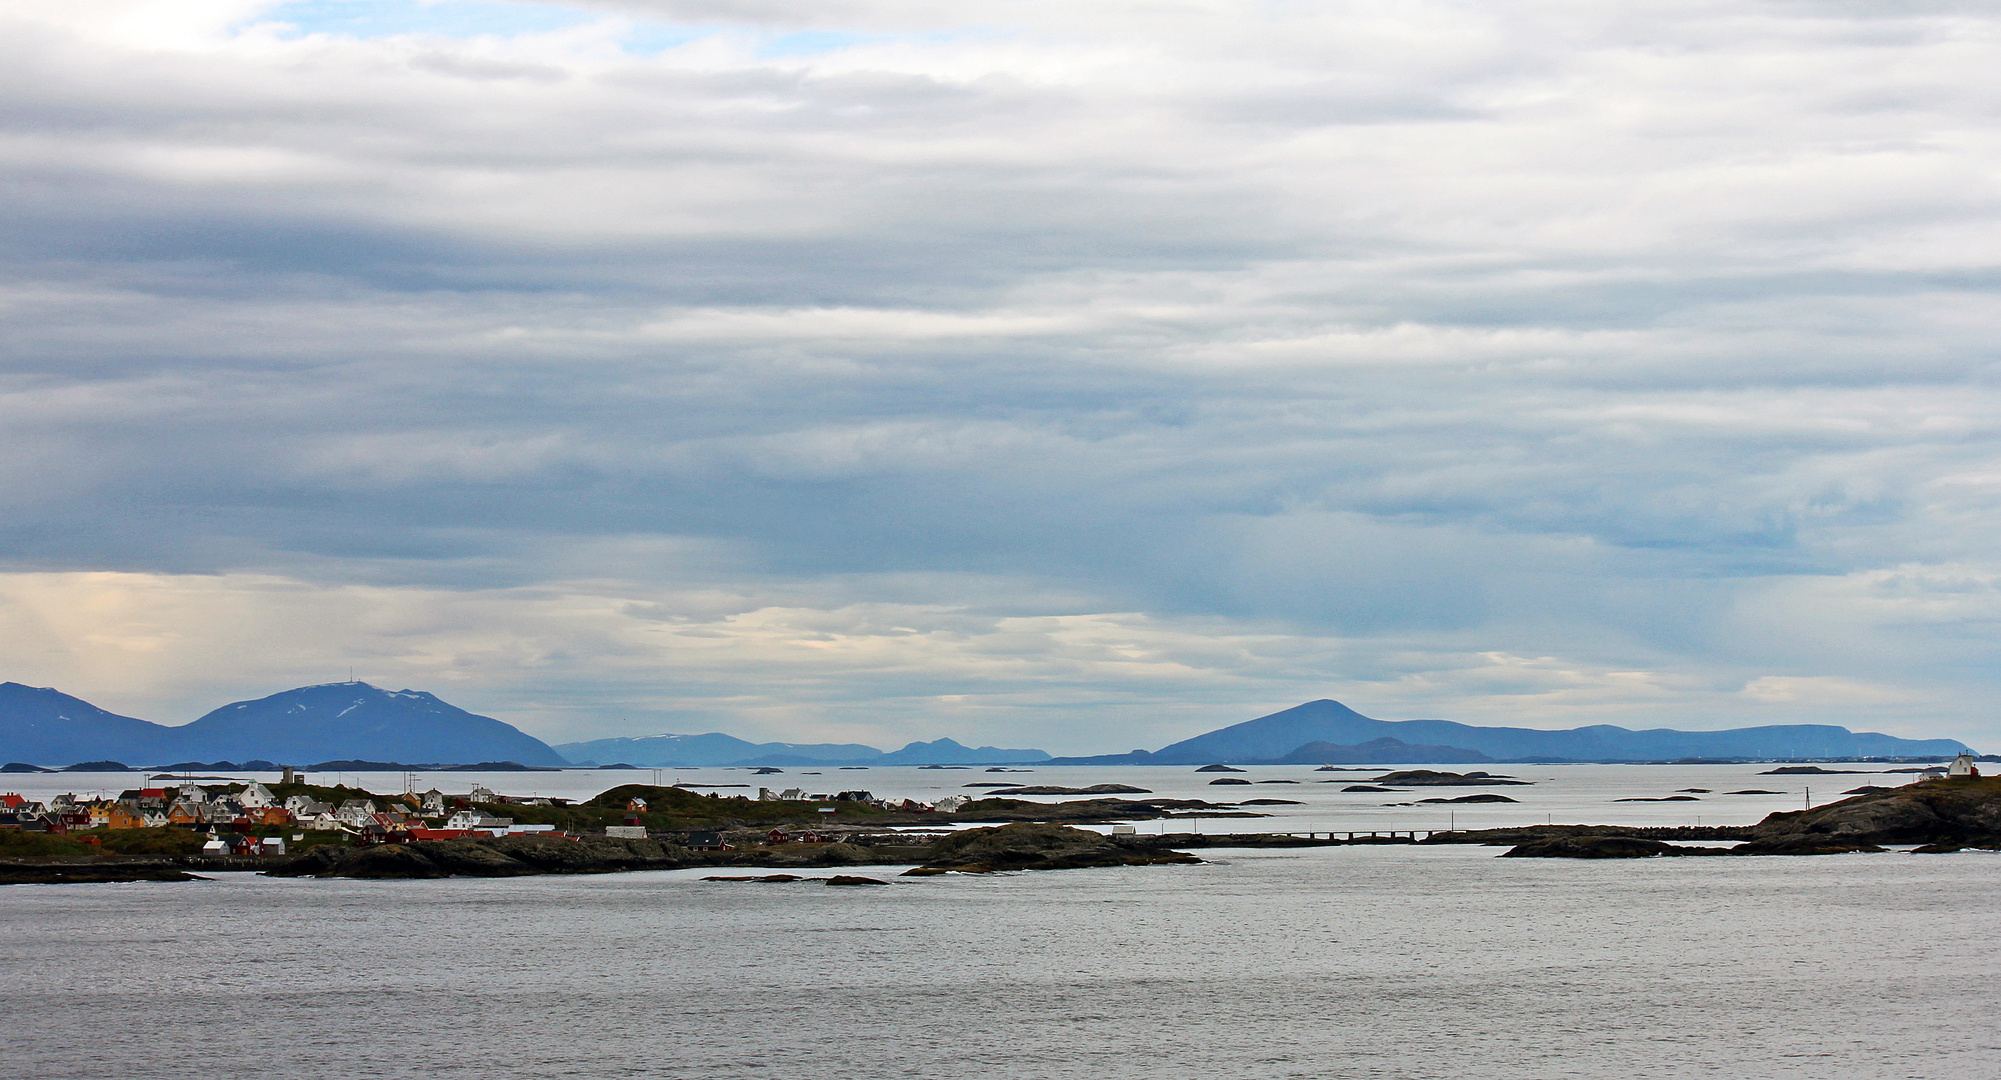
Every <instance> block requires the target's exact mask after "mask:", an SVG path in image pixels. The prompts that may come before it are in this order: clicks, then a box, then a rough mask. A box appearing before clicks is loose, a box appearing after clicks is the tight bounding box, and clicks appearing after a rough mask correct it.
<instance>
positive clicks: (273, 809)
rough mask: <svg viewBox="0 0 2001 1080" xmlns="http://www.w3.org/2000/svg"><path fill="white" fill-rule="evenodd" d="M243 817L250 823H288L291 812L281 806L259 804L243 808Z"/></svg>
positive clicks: (289, 822) (290, 819)
mask: <svg viewBox="0 0 2001 1080" xmlns="http://www.w3.org/2000/svg"><path fill="white" fill-rule="evenodd" d="M243 818H244V819H248V821H249V823H250V824H252V825H290V824H291V823H292V812H291V811H290V810H287V809H285V808H284V807H282V806H260V807H256V808H254V809H246V810H244V811H243Z"/></svg>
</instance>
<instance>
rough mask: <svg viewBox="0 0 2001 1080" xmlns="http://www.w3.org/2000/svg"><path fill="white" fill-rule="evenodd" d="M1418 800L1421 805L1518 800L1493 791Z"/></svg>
mask: <svg viewBox="0 0 2001 1080" xmlns="http://www.w3.org/2000/svg"><path fill="white" fill-rule="evenodd" d="M1417 801H1418V804H1419V805H1423V804H1425V803H1496V802H1515V801H1516V800H1514V799H1510V798H1508V797H1507V796H1506V795H1494V794H1491V793H1489V794H1481V795H1461V796H1459V797H1458V798H1456V799H1419V800H1417Z"/></svg>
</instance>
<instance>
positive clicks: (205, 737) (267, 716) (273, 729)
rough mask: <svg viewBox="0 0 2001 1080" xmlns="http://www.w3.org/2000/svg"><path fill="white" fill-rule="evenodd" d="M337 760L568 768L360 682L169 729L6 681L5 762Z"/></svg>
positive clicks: (460, 713)
mask: <svg viewBox="0 0 2001 1080" xmlns="http://www.w3.org/2000/svg"><path fill="white" fill-rule="evenodd" d="M335 758H366V759H370V760H374V761H424V762H443V763H459V762H478V761H513V762H518V763H520V764H522V765H564V764H567V762H565V761H564V760H563V758H562V756H561V755H559V754H557V753H556V752H555V751H554V750H552V749H550V748H549V745H548V744H547V743H545V742H543V741H542V740H540V739H537V738H535V737H534V736H531V735H528V734H525V733H523V732H521V731H519V730H516V729H515V728H514V727H512V726H510V725H508V724H505V723H502V722H501V721H499V720H495V719H494V718H492V717H490V716H478V715H475V714H473V713H469V712H467V711H465V710H464V709H461V708H459V707H457V706H455V705H449V704H447V703H445V702H443V701H440V700H439V699H438V698H436V697H434V696H432V695H431V694H427V693H425V692H423V691H421V690H383V689H381V688H379V687H374V686H370V685H368V684H367V683H363V682H345V683H327V684H324V685H321V686H304V687H300V688H299V689H297V690H287V691H285V692H284V693H282V694H273V695H271V696H270V697H266V698H259V699H257V700H255V701H238V702H232V703H230V704H228V705H224V706H223V707H222V708H220V709H216V710H215V711H214V712H211V713H209V714H208V715H206V716H203V717H202V718H200V719H198V720H196V721H194V722H193V723H190V724H184V725H182V726H180V727H168V726H166V725H164V724H154V723H150V722H148V721H145V720H138V719H134V718H132V717H130V716H119V715H118V714H116V713H111V712H106V711H105V710H103V709H100V708H98V707H97V706H95V705H92V704H91V703H89V702H87V701H84V700H82V699H80V698H74V697H71V696H70V695H68V694H65V693H61V692H60V691H56V690H51V689H47V688H40V689H38V688H36V687H32V686H23V685H21V684H20V683H14V682H9V683H0V760H5V761H19V762H26V763H28V764H34V765H65V764H69V763H72V762H78V761H100V760H110V761H120V762H124V763H126V764H128V765H156V764H161V763H165V762H182V761H209V760H218V759H227V760H230V761H245V760H251V759H262V760H266V761H275V762H280V763H286V764H306V763H308V762H317V761H326V760H329V759H335Z"/></svg>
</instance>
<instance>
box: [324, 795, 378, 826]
mask: <svg viewBox="0 0 2001 1080" xmlns="http://www.w3.org/2000/svg"><path fill="white" fill-rule="evenodd" d="M374 816H375V804H374V803H372V802H370V801H368V800H367V799H349V800H347V801H346V802H344V803H341V804H340V809H339V810H336V811H334V817H336V818H338V819H340V823H341V824H343V825H349V826H352V827H354V828H357V829H359V828H361V827H362V826H363V825H366V824H368V823H369V821H370V820H371V819H372V818H373V817H374Z"/></svg>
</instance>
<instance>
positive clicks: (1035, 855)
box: [904, 822, 1202, 877]
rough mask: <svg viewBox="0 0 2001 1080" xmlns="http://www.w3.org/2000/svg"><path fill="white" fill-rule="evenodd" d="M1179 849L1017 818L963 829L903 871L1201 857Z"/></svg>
mask: <svg viewBox="0 0 2001 1080" xmlns="http://www.w3.org/2000/svg"><path fill="white" fill-rule="evenodd" d="M1201 861H1202V860H1200V859H1197V858H1196V857H1195V856H1193V855H1190V854H1188V853H1186V852H1181V851H1168V850H1160V849H1150V848H1145V847H1141V846H1138V845H1133V846H1127V845H1122V844H1120V843H1117V842H1116V841H1114V840H1113V839H1112V838H1111V837H1109V836H1105V835H1104V834H1102V833H1095V832H1089V831H1086V830H1084V829H1073V828H1070V827H1068V826H1065V825H1050V824H1041V823H1033V822H1022V823H1018V824H1014V825H1002V826H999V827H997V828H992V829H967V830H965V831H964V832H957V833H953V834H952V835H950V836H947V837H945V838H944V839H942V840H940V841H939V842H938V843H937V844H935V845H933V847H932V850H931V858H930V859H928V860H927V861H926V862H925V863H924V865H922V866H919V867H917V868H915V869H912V870H906V871H904V873H905V874H908V875H911V876H916V877H922V876H925V875H930V874H943V873H949V872H954V871H956V872H958V873H962V874H989V873H993V872H995V871H999V870H1072V869H1078V868H1082V867H1091V866H1147V865H1154V864H1158V863H1194V862H1201Z"/></svg>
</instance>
